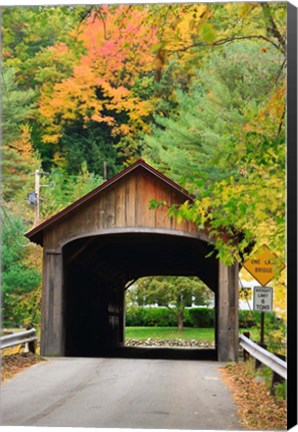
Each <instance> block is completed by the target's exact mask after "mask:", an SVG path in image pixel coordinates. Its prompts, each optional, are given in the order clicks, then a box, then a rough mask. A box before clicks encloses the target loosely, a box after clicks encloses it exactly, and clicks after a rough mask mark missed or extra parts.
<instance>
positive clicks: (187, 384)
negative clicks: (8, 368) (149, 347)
mask: <svg viewBox="0 0 298 432" xmlns="http://www.w3.org/2000/svg"><path fill="white" fill-rule="evenodd" d="M219 366H221V364H220V363H216V362H208V361H201V362H199V361H178V360H143V359H109V358H97V359H89V358H88V359H87V358H57V359H50V360H48V361H46V362H42V363H39V364H37V365H34V366H32V367H30V368H29V369H27V370H26V371H24V372H22V373H21V374H19V375H17V376H16V377H15V378H13V379H11V380H10V381H7V382H6V383H5V384H3V385H2V388H1V393H2V394H1V407H2V416H1V418H2V420H1V424H2V425H14V426H20V425H22V426H29V425H34V426H56V427H58V426H60V427H62V426H70V427H74V426H77V427H98V428H138V429H145V428H150V429H221V430H228V429H236V430H239V429H241V427H240V424H239V421H238V419H237V416H236V412H235V411H236V407H235V405H234V403H233V401H232V398H231V393H230V391H229V389H228V388H227V387H226V386H225V384H224V383H223V382H222V381H221V380H220V378H219V371H218V367H219Z"/></svg>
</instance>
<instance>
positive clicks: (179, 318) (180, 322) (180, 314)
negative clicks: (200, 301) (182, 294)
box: [177, 310, 184, 332]
mask: <svg viewBox="0 0 298 432" xmlns="http://www.w3.org/2000/svg"><path fill="white" fill-rule="evenodd" d="M183 318H184V311H183V310H178V315H177V323H178V331H179V332H182V331H183Z"/></svg>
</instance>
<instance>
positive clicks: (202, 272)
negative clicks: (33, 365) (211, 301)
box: [26, 159, 238, 361]
mask: <svg viewBox="0 0 298 432" xmlns="http://www.w3.org/2000/svg"><path fill="white" fill-rule="evenodd" d="M152 199H155V200H157V201H165V202H166V203H167V204H168V205H173V204H182V203H183V202H185V201H186V200H192V199H193V197H192V196H191V195H190V194H189V193H188V192H187V191H185V190H184V189H182V188H181V187H180V186H179V185H177V184H176V183H174V182H173V181H171V180H170V179H169V178H167V177H165V176H164V175H163V174H161V173H160V172H158V171H156V170H155V169H154V168H152V167H151V166H150V165H148V164H146V163H145V162H144V161H143V160H142V159H140V160H138V161H137V162H136V163H134V164H133V165H131V166H130V167H128V168H126V169H125V170H123V171H122V172H120V173H119V174H118V175H116V176H114V177H113V178H111V179H110V180H108V181H106V182H105V183H103V184H102V185H100V186H99V187H97V188H96V189H94V190H93V191H92V192H90V193H88V194H87V195H85V196H83V197H82V198H81V199H79V200H77V201H75V202H74V203H73V204H71V205H70V206H68V207H66V208H65V209H64V210H62V211H61V212H59V213H57V214H56V215H54V216H52V217H51V218H50V219H48V220H46V221H45V222H43V223H42V224H40V225H39V226H37V227H35V228H34V229H33V230H31V231H30V232H28V233H27V234H26V236H27V237H28V238H29V239H30V240H31V241H33V242H35V243H37V244H39V245H41V246H43V293H42V328H41V354H43V355H49V356H51V355H55V356H100V354H101V353H102V352H104V351H105V352H106V351H107V350H108V349H115V348H117V347H118V348H119V347H121V346H123V343H124V328H125V316H124V315H125V314H124V310H125V307H124V297H125V285H126V284H127V283H128V282H129V281H132V280H135V279H137V278H139V277H143V276H150V275H177V276H198V277H199V278H200V279H201V280H202V281H203V282H205V284H206V285H207V286H208V287H209V288H210V289H211V290H212V291H213V292H214V293H215V305H216V337H215V342H216V349H215V358H217V359H218V360H220V361H234V360H237V353H238V265H237V264H234V265H232V266H230V267H226V266H224V265H223V264H222V263H221V262H220V261H219V260H217V259H216V258H215V257H214V256H213V257H209V258H206V256H207V255H208V254H209V252H210V251H211V249H212V244H211V243H212V239H211V238H210V237H209V236H208V233H207V232H206V231H200V230H198V228H197V227H196V226H195V225H194V224H193V223H191V222H186V221H184V222H181V223H178V221H177V220H176V218H174V217H169V216H168V214H167V209H166V208H165V207H159V208H156V209H149V202H150V200H152Z"/></svg>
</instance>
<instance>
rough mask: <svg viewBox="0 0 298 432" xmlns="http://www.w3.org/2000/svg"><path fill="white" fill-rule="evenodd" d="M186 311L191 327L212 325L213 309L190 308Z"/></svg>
mask: <svg viewBox="0 0 298 432" xmlns="http://www.w3.org/2000/svg"><path fill="white" fill-rule="evenodd" d="M188 313H189V319H190V322H191V324H192V326H193V327H199V328H208V327H214V309H208V308H192V309H188Z"/></svg>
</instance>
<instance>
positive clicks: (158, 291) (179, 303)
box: [128, 276, 210, 330]
mask: <svg viewBox="0 0 298 432" xmlns="http://www.w3.org/2000/svg"><path fill="white" fill-rule="evenodd" d="M193 298H195V299H196V302H197V303H198V304H201V305H204V304H207V303H208V302H209V300H210V290H209V289H208V288H207V286H206V285H205V284H204V283H203V282H202V281H201V280H199V279H198V278H195V277H175V276H155V277H147V278H141V279H139V280H138V281H137V282H136V283H135V284H134V285H133V286H132V287H131V288H130V290H129V297H128V301H130V302H133V303H136V304H137V305H141V306H142V305H152V304H156V303H157V304H158V305H159V306H167V307H168V308H169V309H170V311H171V312H172V314H173V315H174V316H175V317H176V322H177V326H178V328H179V329H181V330H182V329H183V322H184V317H185V308H186V307H187V306H191V304H192V300H193Z"/></svg>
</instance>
